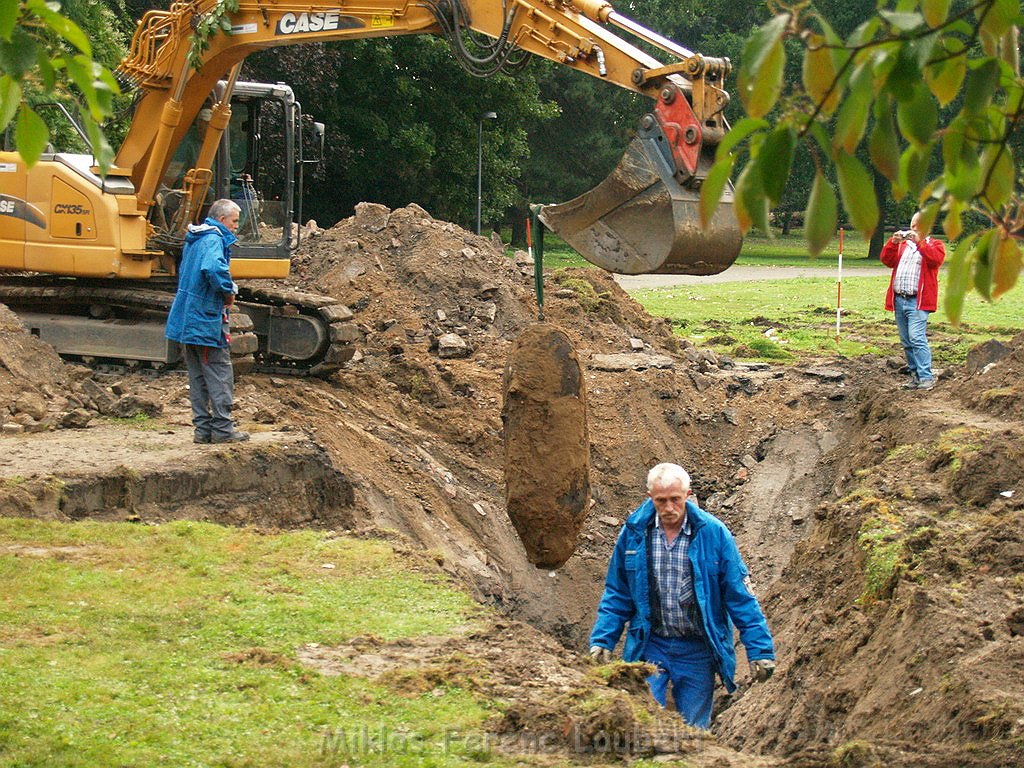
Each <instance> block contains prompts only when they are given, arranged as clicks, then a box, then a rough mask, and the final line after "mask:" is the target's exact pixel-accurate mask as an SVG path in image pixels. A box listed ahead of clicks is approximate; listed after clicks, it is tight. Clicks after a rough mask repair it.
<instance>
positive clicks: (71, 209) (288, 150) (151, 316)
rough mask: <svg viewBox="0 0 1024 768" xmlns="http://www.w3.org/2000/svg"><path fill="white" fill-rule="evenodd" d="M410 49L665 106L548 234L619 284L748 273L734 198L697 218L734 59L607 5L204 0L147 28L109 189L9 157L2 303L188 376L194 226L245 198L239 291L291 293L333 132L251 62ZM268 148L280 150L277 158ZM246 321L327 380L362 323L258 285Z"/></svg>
mask: <svg viewBox="0 0 1024 768" xmlns="http://www.w3.org/2000/svg"><path fill="white" fill-rule="evenodd" d="M214 21H215V22H216V23H205V24H204V22H214ZM209 27H213V28H216V29H218V30H219V31H218V32H217V33H216V34H213V35H212V36H210V37H209V38H207V39H205V40H201V41H198V43H197V39H196V33H195V30H196V29H200V28H209ZM616 30H618V31H620V32H621V31H624V32H626V33H628V34H630V35H632V36H633V37H635V38H637V39H638V40H640V41H643V42H644V43H646V44H648V45H649V46H652V47H654V48H656V49H659V50H661V51H662V52H664V53H665V54H666V56H665V58H666V59H667V63H663V62H661V61H659V60H657V59H655V58H654V57H652V56H650V55H648V54H647V53H645V52H644V51H642V50H641V49H640V48H639V47H637V46H636V45H634V44H632V43H630V42H628V41H627V40H625V39H624V38H623V37H621V36H620V34H618V33H617V32H616ZM404 34H436V35H441V36H443V37H444V38H446V39H447V40H448V41H449V43H450V45H451V47H452V51H453V53H454V55H455V57H456V59H457V60H458V61H459V62H460V63H461V64H462V65H463V66H464V67H465V68H467V69H469V70H470V71H472V72H473V73H474V74H478V75H479V74H488V73H493V72H497V71H499V70H501V69H503V68H509V67H512V68H514V67H515V66H517V65H518V64H521V63H522V60H523V59H524V57H525V56H526V55H527V54H535V55H539V56H543V57H544V58H547V59H551V60H553V61H556V62H558V63H560V64H562V65H565V66H568V67H571V68H573V69H576V70H579V71H580V72H583V73H585V74H588V75H591V76H593V77H595V78H598V79H601V80H607V81H609V82H611V83H613V84H615V85H617V86H619V87H622V88H626V89H629V90H632V91H636V92H639V93H643V94H646V95H647V96H649V97H650V98H651V99H652V100H653V101H654V108H653V110H652V112H651V113H650V114H647V115H645V116H644V117H643V118H642V120H641V122H640V129H639V132H638V135H637V137H636V138H635V139H634V140H633V142H632V143H631V145H630V146H629V148H628V149H627V151H626V154H625V155H624V157H623V159H622V161H621V162H620V163H619V165H618V166H617V167H616V169H615V170H614V171H613V172H612V174H611V175H610V176H609V177H608V179H606V180H605V181H604V182H602V183H601V184H600V185H598V187H596V188H595V189H594V190H592V191H590V192H588V193H586V194H584V195H582V196H581V197H579V198H576V199H575V200H572V201H569V202H567V203H564V204H561V205H551V206H545V207H544V208H543V209H542V211H541V214H540V215H541V218H542V220H543V221H544V223H545V224H546V225H547V226H548V227H549V228H551V229H552V230H553V231H555V232H556V233H558V234H559V235H560V236H561V237H563V239H565V240H566V241H567V242H569V243H570V244H571V245H573V246H574V247H575V248H576V249H577V250H578V251H580V253H581V254H583V256H584V257H585V258H587V259H588V260H590V261H591V262H593V263H594V264H597V265H598V266H600V267H603V268H604V269H607V270H609V271H612V272H618V273H625V274H641V273H655V272H667V273H685V274H714V273H716V272H720V271H722V270H724V269H726V268H727V267H728V266H729V265H730V264H732V262H733V261H734V260H735V258H736V256H737V255H738V253H739V249H740V245H741V235H740V232H739V229H738V226H737V223H736V221H735V217H734V214H733V210H732V197H731V189H727V190H726V192H725V194H724V195H723V198H722V203H721V204H720V205H719V208H718V211H717V213H716V215H715V217H714V219H713V220H712V221H711V222H710V223H709V225H708V226H707V227H706V228H702V227H701V224H700V219H699V215H698V209H697V203H698V199H699V193H700V185H701V183H702V181H703V179H704V177H705V176H706V173H707V169H708V168H709V167H710V165H711V162H712V160H713V158H714V152H715V148H716V147H717V145H718V143H719V141H720V140H721V139H722V137H723V136H724V135H725V132H726V130H727V129H728V126H727V124H726V122H725V119H724V116H723V110H724V108H725V106H726V104H727V102H728V96H727V94H726V91H725V89H724V81H725V78H726V77H727V76H728V74H729V71H730V64H729V61H728V59H716V58H711V57H705V56H701V55H700V54H696V53H693V52H691V51H688V50H686V49H685V48H682V47H681V46H679V45H676V44H675V43H673V42H671V41H670V40H667V39H665V38H664V37H662V36H661V35H659V34H657V33H655V32H653V31H651V30H649V29H646V28H645V27H643V26H641V25H639V24H637V23H636V22H634V21H632V20H630V19H628V18H626V17H625V16H623V15H621V14H619V13H618V12H616V11H615V10H614V9H613V8H612V6H611V5H610V4H609V3H607V2H604V0H423V2H417V3H408V2H405V1H404V0H369V1H368V2H360V3H354V2H350V0H339V2H336V3H315V4H312V3H309V2H291V1H290V0H281V1H278V0H188V1H187V2H175V3H173V4H172V5H171V7H170V8H169V9H168V10H166V11H164V10H153V11H148V12H147V13H146V14H145V15H144V16H143V18H142V19H141V21H140V22H139V23H138V27H137V29H136V31H135V34H134V36H133V39H132V42H131V47H130V51H129V53H128V55H127V56H126V57H125V58H124V60H123V61H122V62H121V64H120V65H119V67H118V74H119V76H120V78H121V79H122V81H124V82H127V83H130V84H131V86H132V87H134V88H136V89H137V92H138V97H137V99H136V105H135V110H134V115H133V118H132V121H131V125H130V128H129V130H128V133H127V135H126V137H125V139H124V141H123V143H122V144H121V146H120V148H119V150H118V152H117V154H116V156H115V160H114V166H113V167H112V168H111V169H110V171H109V172H108V173H107V174H106V175H105V176H101V175H100V174H99V169H98V168H97V167H96V166H95V164H94V161H93V158H92V156H91V155H88V154H73V153H66V152H51V153H48V154H44V155H43V158H42V159H41V160H40V162H38V163H37V164H36V165H35V166H33V167H32V168H31V169H28V168H26V166H25V164H24V162H23V161H22V160H21V159H20V157H19V156H18V154H17V153H16V152H14V151H5V152H0V273H4V274H3V275H0V277H2V279H0V302H3V303H6V304H8V305H9V306H11V307H12V308H13V309H14V310H15V311H17V312H18V313H19V315H20V316H21V317H22V318H23V319H25V322H26V323H27V324H28V325H29V326H30V327H31V329H32V330H33V332H34V333H37V334H39V335H40V336H41V337H42V338H44V339H46V340H48V341H50V342H51V343H52V344H53V345H54V346H55V347H56V348H57V350H58V351H59V352H61V353H62V354H65V355H69V356H76V357H79V358H83V359H85V360H87V361H93V360H97V361H102V360H105V359H111V360H118V361H129V362H132V361H138V362H147V363H149V364H151V365H154V366H156V367H160V366H162V365H167V364H173V363H175V362H177V350H176V349H173V348H172V346H169V345H168V344H167V343H166V342H165V340H164V339H163V333H162V330H163V317H164V315H165V313H166V311H167V308H168V307H169V305H170V301H171V298H172V291H173V287H174V276H175V273H176V260H177V259H180V249H181V243H182V240H183V235H184V232H185V229H186V228H187V226H188V224H189V223H191V222H192V221H197V220H200V219H201V217H202V216H203V215H204V213H205V206H206V204H207V203H208V201H210V200H211V199H213V198H214V197H231V198H232V199H235V200H237V201H238V202H239V204H240V205H241V207H242V209H243V215H242V227H241V233H242V237H241V241H242V242H241V243H240V244H239V245H238V246H236V249H235V251H234V252H233V255H232V262H231V271H232V274H233V276H234V277H235V279H236V280H243V281H244V280H246V279H251V278H283V277H286V276H287V274H288V270H289V256H290V254H291V252H292V251H293V250H294V249H295V248H296V246H297V244H298V238H299V234H298V230H299V228H298V227H297V226H295V225H294V224H293V221H294V220H295V218H296V214H297V211H296V210H295V209H296V204H295V198H294V197H293V194H294V190H295V188H299V189H300V190H301V173H302V168H303V167H304V165H305V164H306V163H309V162H315V161H316V160H317V157H316V155H317V153H318V152H319V151H322V146H323V126H321V125H319V124H315V123H311V122H310V121H309V120H308V119H303V115H302V113H301V107H300V106H299V105H298V104H297V103H296V102H295V99H294V96H293V95H292V93H291V90H290V89H289V88H288V87H287V86H283V85H274V86H271V85H260V84H255V83H244V82H240V81H239V79H238V76H239V71H240V68H241V63H242V61H243V60H244V59H245V57H246V56H247V55H248V54H250V53H252V52H254V51H259V50H263V49H266V48H270V47H274V46H279V45H292V44H298V43H306V42H328V41H334V40H347V39H359V38H370V37H384V36H391V35H404ZM54 109H55V110H58V111H62V112H64V117H66V118H68V119H70V115H68V114H67V113H66V111H65V110H63V108H62V107H60V106H59V105H54ZM72 122H73V121H72ZM271 133H276V134H277V135H278V137H279V139H280V142H279V143H280V146H281V147H283V149H278V150H274V151H271V150H270V149H268V147H269V143H268V135H269V134H271ZM83 138H84V137H83ZM261 142H262V143H261ZM296 168H298V171H296V170H295V169H296ZM296 173H297V174H298V175H299V177H300V178H299V179H296V178H295V175H296ZM266 184H269V185H271V186H274V185H276V192H275V191H273V190H271V191H268V190H267V189H265V188H260V187H262V186H265V185H266ZM298 206H299V208H300V210H301V202H299V203H298ZM237 306H238V308H239V309H240V310H241V311H242V312H244V313H245V314H246V315H248V317H249V319H250V320H251V324H252V330H253V332H254V334H255V341H254V343H253V347H255V349H253V350H251V351H253V352H254V353H255V358H256V362H257V365H258V367H259V368H260V369H262V370H268V371H275V372H281V373H294V374H303V375H309V374H313V375H324V374H327V373H330V372H331V371H333V370H336V369H337V368H338V367H340V366H341V365H342V364H343V363H344V362H346V361H347V360H348V359H350V358H351V356H352V354H353V352H354V346H353V345H354V343H356V342H357V341H358V339H359V331H358V329H357V327H356V326H355V325H354V324H353V323H352V322H350V321H351V319H352V314H351V312H350V311H349V310H348V309H347V308H346V307H344V306H343V305H341V304H340V303H339V302H338V301H337V300H336V299H333V298H331V297H324V296H315V295H310V294H303V293H298V292H294V291H286V290H274V289H267V288H262V287H261V288H249V287H245V284H244V283H243V289H242V293H241V294H240V296H239V301H238V303H237ZM247 336H248V334H247ZM250 338H252V337H250Z"/></svg>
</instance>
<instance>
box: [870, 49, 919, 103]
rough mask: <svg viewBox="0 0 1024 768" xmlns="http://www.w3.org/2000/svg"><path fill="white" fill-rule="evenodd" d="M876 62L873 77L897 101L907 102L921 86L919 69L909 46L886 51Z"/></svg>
mask: <svg viewBox="0 0 1024 768" xmlns="http://www.w3.org/2000/svg"><path fill="white" fill-rule="evenodd" d="M880 59H881V63H879V61H876V64H875V77H876V78H878V80H879V82H880V83H883V82H884V84H885V90H886V91H888V92H889V93H890V94H892V95H893V96H894V97H895V98H896V100H897V101H901V102H902V101H907V100H909V99H910V98H912V97H913V95H914V91H915V90H916V89H917V88H919V87H920V85H921V67H920V66H919V65H918V62H917V57H916V56H915V55H914V54H913V51H912V50H911V48H910V46H909V45H906V46H901V47H900V48H899V49H897V50H895V51H886V52H885V53H883V54H881V56H880Z"/></svg>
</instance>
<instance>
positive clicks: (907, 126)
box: [896, 83, 939, 147]
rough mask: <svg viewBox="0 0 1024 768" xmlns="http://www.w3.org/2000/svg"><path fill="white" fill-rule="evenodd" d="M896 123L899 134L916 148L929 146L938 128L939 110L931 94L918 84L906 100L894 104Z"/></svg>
mask: <svg viewBox="0 0 1024 768" xmlns="http://www.w3.org/2000/svg"><path fill="white" fill-rule="evenodd" d="M896 122H897V124H898V125H899V127H900V133H902V134H903V136H904V138H906V139H907V141H909V142H910V143H911V144H913V145H915V146H917V147H923V146H925V145H927V144H929V143H930V142H931V141H932V140H933V139H934V138H935V131H936V129H937V128H938V127H939V109H938V107H937V106H936V105H935V100H934V99H933V98H932V95H931V92H929V91H928V90H927V89H926V88H924V87H923V86H922V84H920V83H918V85H917V86H916V87H915V88H914V89H913V91H912V92H911V97H910V98H909V99H908V100H906V101H900V102H898V103H897V104H896Z"/></svg>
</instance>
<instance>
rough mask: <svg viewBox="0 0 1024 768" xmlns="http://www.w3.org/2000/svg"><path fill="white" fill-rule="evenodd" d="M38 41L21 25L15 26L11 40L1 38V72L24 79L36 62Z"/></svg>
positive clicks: (17, 78)
mask: <svg viewBox="0 0 1024 768" xmlns="http://www.w3.org/2000/svg"><path fill="white" fill-rule="evenodd" d="M36 50H37V47H36V41H35V40H33V39H32V37H31V36H30V35H29V34H28V33H26V32H25V30H24V29H22V28H21V27H15V28H14V31H13V32H12V33H11V39H10V41H9V42H8V41H6V40H0V72H3V73H4V74H7V75H10V76H11V77H13V78H14V79H15V80H23V79H24V78H25V73H26V72H29V71H31V69H32V67H33V65H34V64H35V62H36Z"/></svg>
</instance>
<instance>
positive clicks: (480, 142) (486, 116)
mask: <svg viewBox="0 0 1024 768" xmlns="http://www.w3.org/2000/svg"><path fill="white" fill-rule="evenodd" d="M497 119H498V114H497V113H496V112H484V113H483V114H482V115H480V119H479V120H478V121H477V125H478V131H477V142H476V150H477V151H476V233H477V234H478V235H479V234H480V212H481V209H482V208H483V200H484V120H497Z"/></svg>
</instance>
